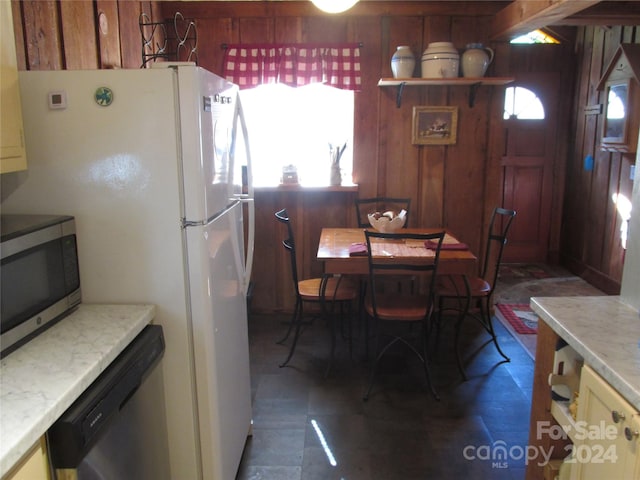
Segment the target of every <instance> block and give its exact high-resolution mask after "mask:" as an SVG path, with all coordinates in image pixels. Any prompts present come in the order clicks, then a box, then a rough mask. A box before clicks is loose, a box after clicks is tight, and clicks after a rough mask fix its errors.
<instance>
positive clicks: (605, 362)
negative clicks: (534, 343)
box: [531, 296, 640, 411]
mask: <svg viewBox="0 0 640 480" xmlns="http://www.w3.org/2000/svg"><path fill="white" fill-rule="evenodd" d="M531 308H532V309H533V311H535V312H536V313H537V314H538V315H539V316H540V318H542V319H543V320H544V321H545V323H546V324H547V325H549V327H551V329H552V330H553V331H554V332H556V333H557V334H558V335H559V336H560V337H561V338H562V339H564V340H565V341H566V342H567V343H568V344H569V345H570V346H571V347H573V348H574V349H575V350H576V352H578V353H579V354H580V355H581V356H582V358H583V359H584V363H585V364H588V365H589V366H591V367H592V368H593V369H594V370H595V371H596V372H598V373H599V374H600V376H602V378H604V379H605V380H606V381H607V382H608V383H609V384H611V386H612V387H613V388H615V389H616V390H617V391H618V392H619V393H620V394H621V395H622V396H623V397H624V398H625V399H626V400H627V401H628V402H629V403H631V404H632V405H633V406H634V407H635V408H636V409H637V410H639V411H640V343H639V342H640V317H639V316H638V312H637V311H636V310H635V309H633V308H632V307H630V306H629V305H627V304H626V303H623V302H622V301H621V300H620V297H617V296H607V297H533V298H532V299H531Z"/></svg>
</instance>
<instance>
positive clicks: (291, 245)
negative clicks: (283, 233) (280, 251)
mask: <svg viewBox="0 0 640 480" xmlns="http://www.w3.org/2000/svg"><path fill="white" fill-rule="evenodd" d="M275 217H276V220H278V221H279V222H280V223H283V224H285V225H286V226H287V238H285V239H284V240H283V241H282V245H283V246H284V248H285V249H286V250H287V251H288V252H289V256H290V259H291V275H292V276H293V284H294V286H295V290H296V295H300V291H299V289H298V262H297V261H296V243H295V241H294V239H293V227H292V226H291V220H290V219H289V214H288V213H287V209H286V208H283V209H282V210H279V211H277V212H276V213H275Z"/></svg>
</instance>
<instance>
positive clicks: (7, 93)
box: [0, 2, 27, 173]
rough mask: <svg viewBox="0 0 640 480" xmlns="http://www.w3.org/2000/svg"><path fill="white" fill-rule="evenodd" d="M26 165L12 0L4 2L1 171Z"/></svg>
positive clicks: (0, 20)
mask: <svg viewBox="0 0 640 480" xmlns="http://www.w3.org/2000/svg"><path fill="white" fill-rule="evenodd" d="M26 168H27V155H26V151H25V147H24V128H23V124H22V107H21V104H20V85H19V84H18V62H17V59H16V48H15V38H14V36H13V20H12V15H11V2H0V173H7V172H15V171H18V170H26Z"/></svg>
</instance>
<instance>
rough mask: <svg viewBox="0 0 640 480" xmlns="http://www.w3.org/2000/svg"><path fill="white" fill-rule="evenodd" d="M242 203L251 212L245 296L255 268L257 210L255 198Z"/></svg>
mask: <svg viewBox="0 0 640 480" xmlns="http://www.w3.org/2000/svg"><path fill="white" fill-rule="evenodd" d="M240 203H244V204H246V205H247V208H248V210H249V215H248V217H249V227H248V232H247V258H246V259H245V262H246V263H245V266H244V275H245V276H244V279H245V281H244V289H245V292H244V293H245V295H247V294H248V293H249V285H250V283H251V270H252V268H253V251H254V247H255V238H256V208H255V203H254V201H253V198H251V197H249V196H244V195H243V198H241V199H240Z"/></svg>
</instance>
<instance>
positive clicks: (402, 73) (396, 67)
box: [391, 45, 416, 78]
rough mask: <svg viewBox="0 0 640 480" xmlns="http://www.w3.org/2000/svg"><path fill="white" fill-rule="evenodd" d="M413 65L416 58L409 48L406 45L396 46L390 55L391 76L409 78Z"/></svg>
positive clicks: (414, 65) (411, 74) (411, 75)
mask: <svg viewBox="0 0 640 480" xmlns="http://www.w3.org/2000/svg"><path fill="white" fill-rule="evenodd" d="M415 67H416V59H415V57H414V56H413V52H412V51H411V49H410V48H409V47H408V46H406V45H402V46H400V47H397V49H396V52H395V53H394V54H393V56H392V57H391V72H392V73H393V78H411V77H413V70H414V68H415Z"/></svg>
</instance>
